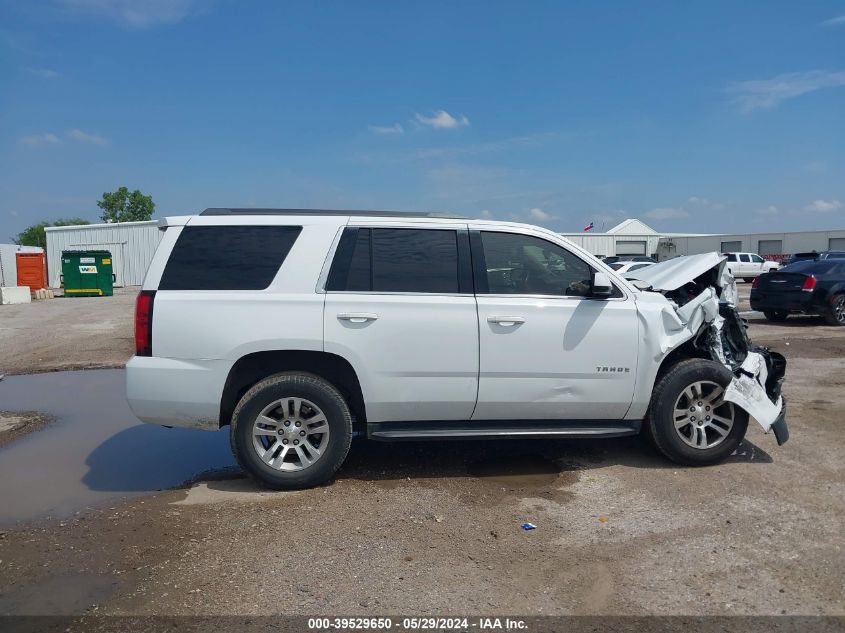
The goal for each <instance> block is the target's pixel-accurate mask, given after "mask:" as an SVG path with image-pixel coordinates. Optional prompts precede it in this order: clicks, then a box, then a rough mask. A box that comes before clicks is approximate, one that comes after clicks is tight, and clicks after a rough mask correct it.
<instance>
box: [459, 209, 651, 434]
mask: <svg viewBox="0 0 845 633" xmlns="http://www.w3.org/2000/svg"><path fill="white" fill-rule="evenodd" d="M478 228H479V229H481V228H482V227H481V226H479V227H478ZM470 229H471V240H472V250H473V253H472V255H473V268H474V273H475V288H476V293H477V301H478V329H479V333H480V337H479V344H480V368H479V369H480V373H479V386H478V403H477V405H476V408H475V413H474V414H473V419H475V420H503V419H512V420H537V419H570V420H611V419H614V420H618V419H621V418H623V417H624V416H625V413H626V412H627V410H628V408H629V406H630V404H631V400H632V398H633V392H634V379H635V376H636V370H637V350H638V347H639V341H638V339H639V331H638V321H637V314H636V306H635V303H634V300H633V298H632V297H630V296H627V293H626V292H625V291H624V290H622V289H619V288H615V289H614V294H613V295H612V296H611V297H609V298H593V297H591V296H590V286H591V279H592V273H593V269H592V267H591V266H590V265H589V264H588V263H587V262H586V261H585V260H583V259H581V258H580V257H579V256H578V255H576V254H575V253H573V252H571V251H570V250H568V249H567V248H565V247H564V246H562V245H561V244H559V243H555V242H552V241H550V239H549V237H547V236H546V234H544V233H542V232H539V231H538V232H537V233H536V234H527V233H524V232H505V231H485V230H478V231H476V230H472V229H473V227H472V225H471V226H470Z"/></svg>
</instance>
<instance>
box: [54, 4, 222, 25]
mask: <svg viewBox="0 0 845 633" xmlns="http://www.w3.org/2000/svg"><path fill="white" fill-rule="evenodd" d="M56 2H57V4H59V5H60V6H62V7H63V8H65V9H67V10H68V11H70V12H72V13H77V14H82V15H91V16H94V17H99V18H106V19H108V20H111V21H113V22H117V23H118V24H124V25H126V26H132V27H135V28H147V27H151V26H156V25H158V24H175V23H177V22H180V21H182V20H184V19H185V18H186V17H188V16H189V15H192V14H195V13H198V12H199V11H201V10H202V9H203V8H204V6H206V5H207V2H206V1H205V0H56Z"/></svg>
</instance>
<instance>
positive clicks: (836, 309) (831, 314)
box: [824, 294, 845, 325]
mask: <svg viewBox="0 0 845 633" xmlns="http://www.w3.org/2000/svg"><path fill="white" fill-rule="evenodd" d="M824 320H825V321H827V323H828V324H829V325H845V294H838V295H833V297H832V298H831V300H830V309H829V310H828V311H827V313H826V314H825V315H824Z"/></svg>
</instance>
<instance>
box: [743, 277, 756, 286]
mask: <svg viewBox="0 0 845 633" xmlns="http://www.w3.org/2000/svg"><path fill="white" fill-rule="evenodd" d="M742 280H743V281H744V282H745V283H747V284H750V283H751V282H753V281H754V277H743V278H742Z"/></svg>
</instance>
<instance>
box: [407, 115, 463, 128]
mask: <svg viewBox="0 0 845 633" xmlns="http://www.w3.org/2000/svg"><path fill="white" fill-rule="evenodd" d="M416 120H417V123H421V124H422V125H427V126H429V127H431V128H434V129H435V130H452V129H455V128H459V127H466V126H468V125H469V119H468V118H466V117H465V116H464V115H463V114H462V115H461V116H460V117H459V118H457V119H456V118H455V117H453V116H452V115H451V114H449V113H448V112H446V110H439V111H437V112H435V113H434V116H430V117H429V116H423V115H422V114H420V113H419V112H418V113H417V115H416Z"/></svg>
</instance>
